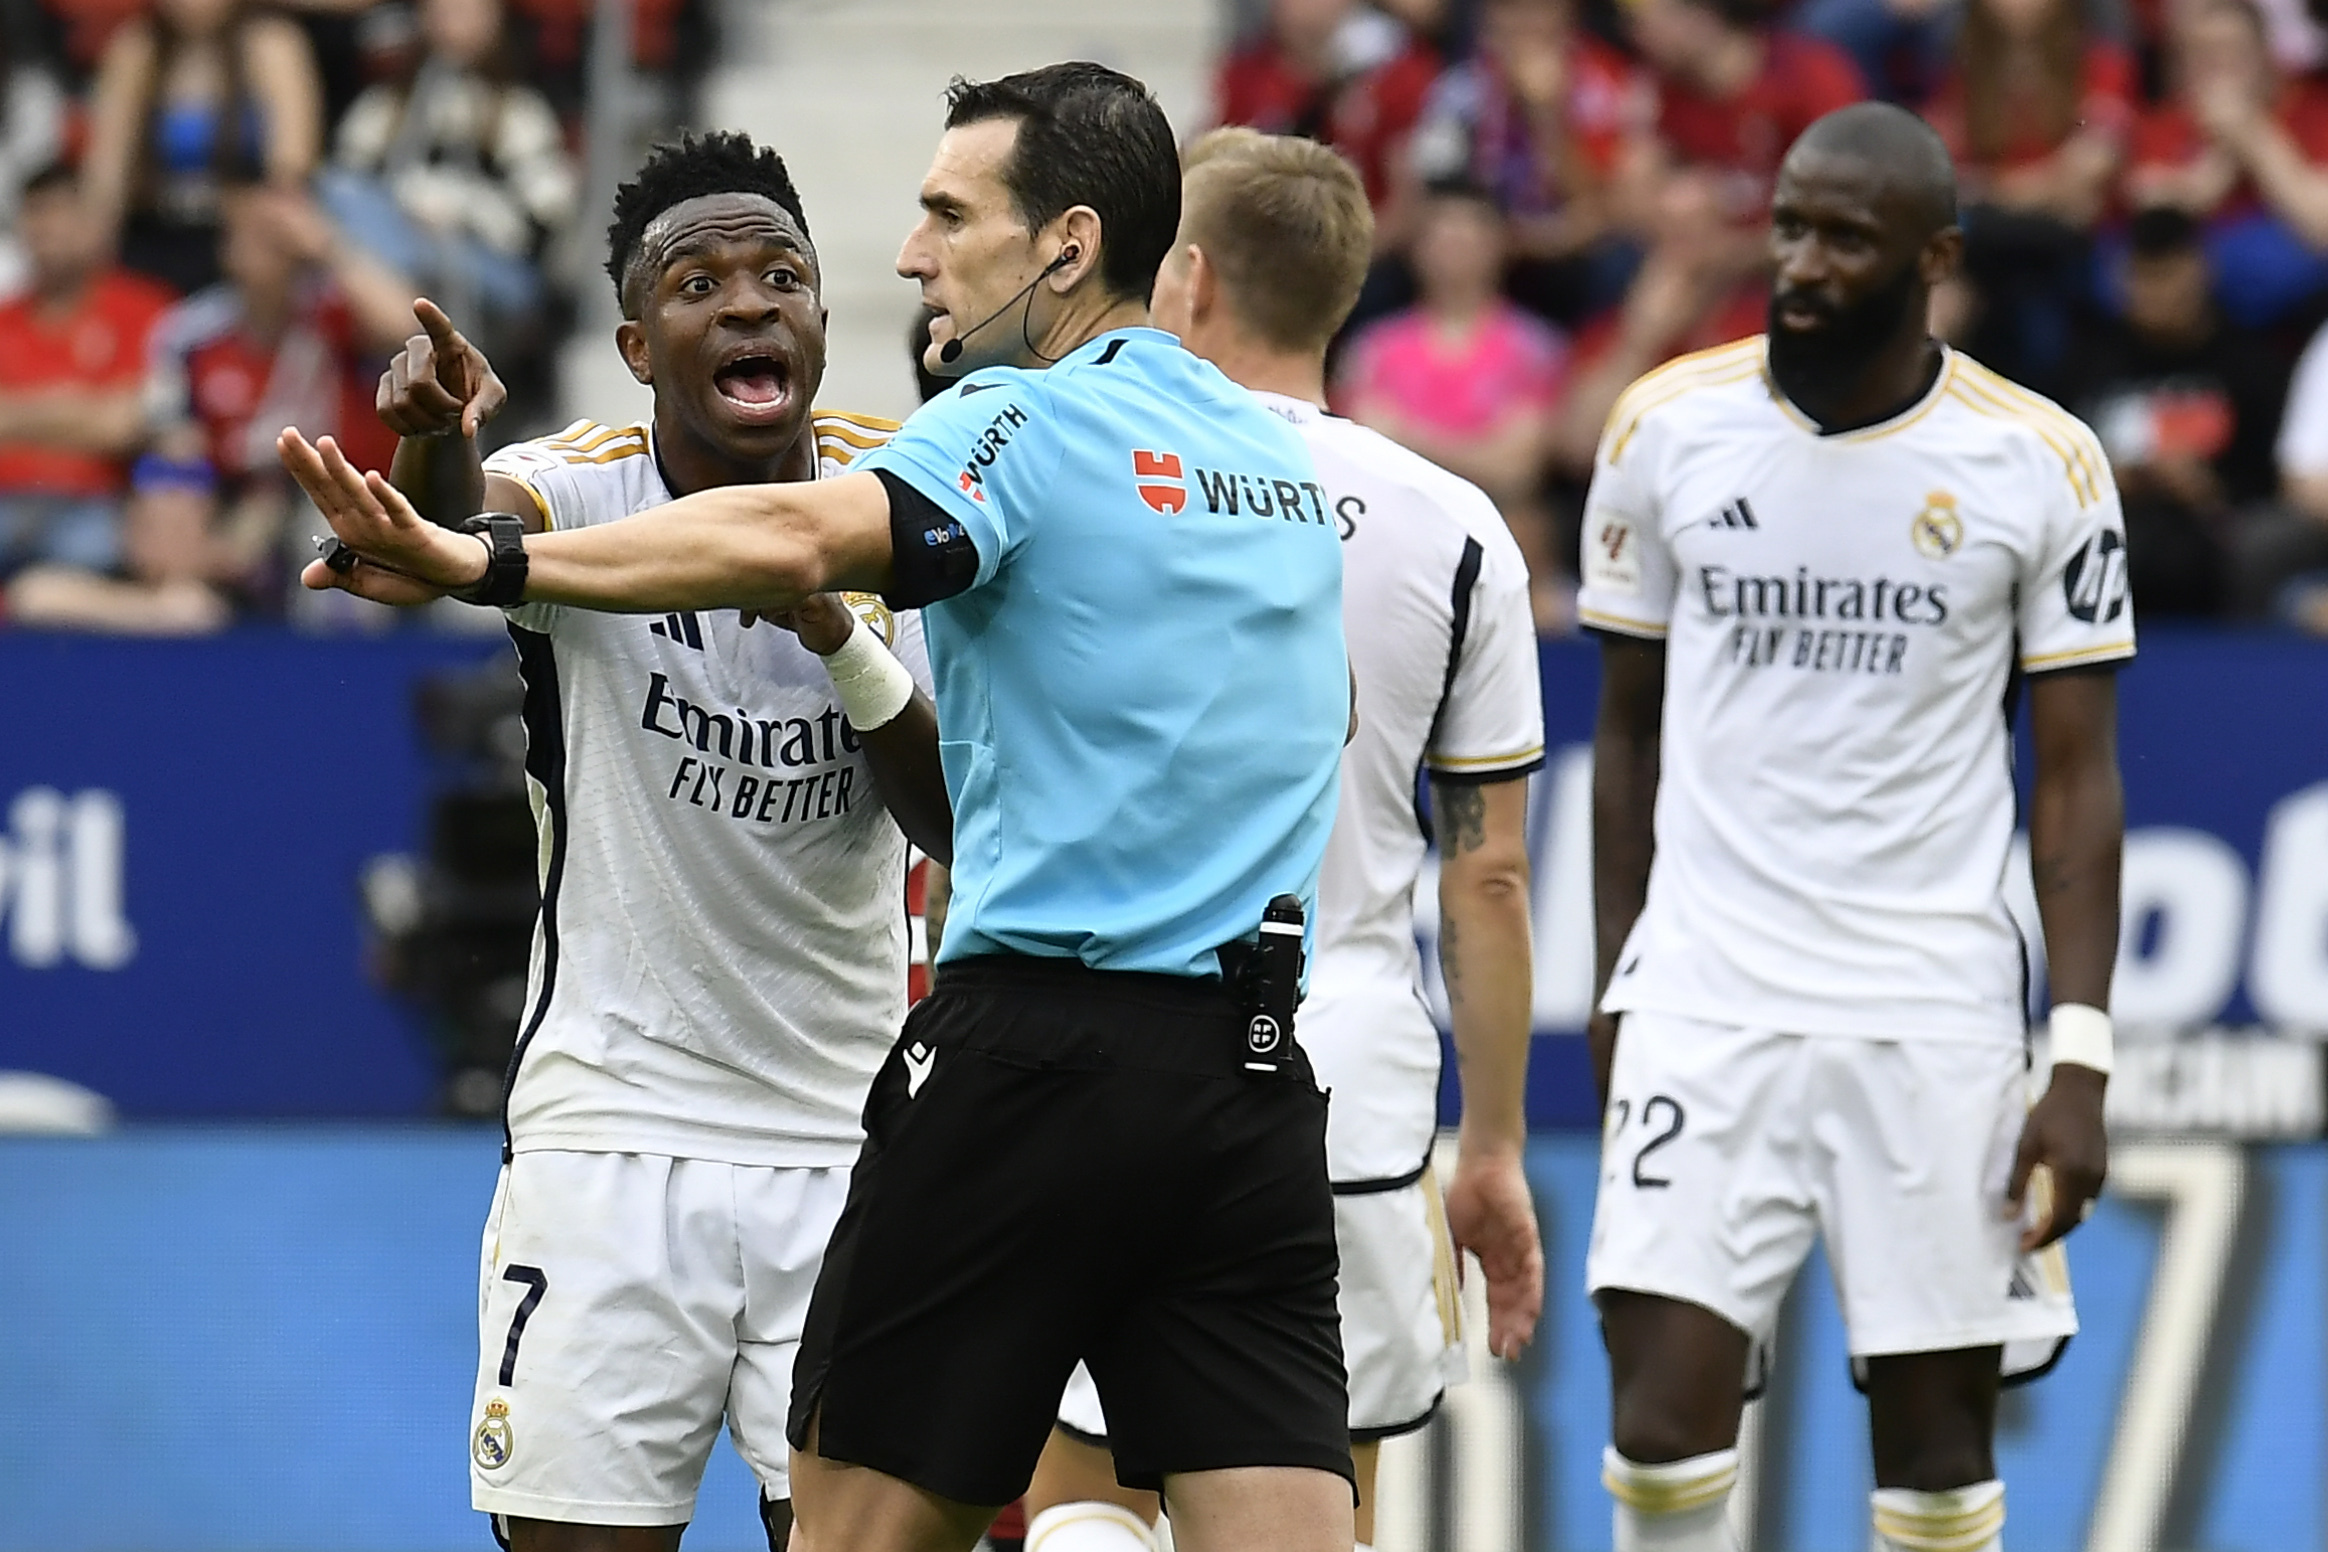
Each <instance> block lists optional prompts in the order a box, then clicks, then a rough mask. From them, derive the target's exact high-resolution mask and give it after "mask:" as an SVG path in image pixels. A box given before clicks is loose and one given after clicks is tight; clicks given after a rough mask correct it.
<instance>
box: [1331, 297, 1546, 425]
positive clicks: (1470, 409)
mask: <svg viewBox="0 0 2328 1552" xmlns="http://www.w3.org/2000/svg"><path fill="white" fill-rule="evenodd" d="M1567 385H1568V342H1567V340H1566V339H1565V338H1563V337H1562V335H1561V334H1560V332H1559V331H1558V330H1556V329H1554V328H1553V327H1552V326H1551V325H1550V324H1547V323H1545V322H1543V321H1542V320H1541V319H1538V318H1536V317H1535V316H1534V315H1532V314H1529V313H1525V312H1522V311H1521V310H1520V309H1519V308H1517V307H1515V306H1513V305H1512V304H1511V303H1509V302H1501V301H1499V302H1497V303H1495V304H1494V305H1493V306H1491V307H1490V308H1489V309H1488V311H1487V312H1486V313H1484V314H1482V315H1481V317H1480V319H1479V321H1478V322H1477V324H1475V325H1474V326H1473V328H1472V330H1471V333H1470V335H1469V337H1468V338H1464V339H1450V338H1448V337H1447V336H1446V335H1445V334H1444V333H1443V332H1442V331H1441V329H1440V328H1439V326H1438V325H1437V324H1436V323H1434V322H1433V321H1432V320H1431V319H1430V317H1429V316H1427V315H1426V314H1425V313H1424V312H1423V311H1422V310H1421V309H1420V308H1414V309H1409V310H1408V311H1406V312H1403V313H1396V314H1393V315H1392V316H1391V317H1388V318H1385V319H1383V320H1382V321H1381V322H1380V323H1377V324H1374V325H1373V326H1371V327H1370V328H1368V329H1367V330H1366V331H1365V332H1364V333H1362V334H1360V335H1359V336H1358V338H1357V340H1356V341H1354V342H1353V343H1352V344H1351V346H1350V354H1349V357H1348V359H1347V360H1346V361H1345V362H1344V363H1343V367H1342V380H1341V385H1340V391H1339V392H1337V393H1336V394H1335V396H1334V397H1335V398H1336V400H1337V401H1339V404H1340V407H1343V408H1347V409H1350V410H1353V411H1356V410H1358V409H1359V408H1360V406H1363V405H1366V404H1379V405H1381V406H1382V407H1383V408H1385V409H1388V410H1389V411H1390V412H1391V413H1393V414H1395V415H1397V416H1398V417H1399V418H1400V419H1401V420H1405V421H1408V422H1410V423H1412V424H1414V425H1417V426H1420V427H1425V428H1428V429H1430V430H1432V431H1436V432H1439V433H1441V434H1443V435H1447V436H1484V435H1486V434H1487V433H1489V432H1491V431H1493V430H1494V429H1495V428H1496V426H1497V425H1498V424H1499V423H1500V422H1501V421H1502V420H1503V419H1504V417H1505V416H1507V415H1509V414H1510V413H1511V412H1512V411H1513V410H1515V409H1523V408H1524V409H1532V410H1539V411H1541V410H1547V409H1550V408H1551V407H1552V405H1553V404H1555V403H1556V402H1558V400H1559V398H1560V395H1561V393H1562V391H1563V390H1564V389H1565V388H1566V387H1567Z"/></svg>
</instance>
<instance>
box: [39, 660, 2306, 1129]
mask: <svg viewBox="0 0 2328 1552" xmlns="http://www.w3.org/2000/svg"><path fill="white" fill-rule="evenodd" d="M506 650H507V649H506V647H503V646H499V645H497V644H495V643H493V642H491V641H482V642H480V641H473V640H472V641H449V640H445V639H442V638H434V637H430V636H426V635H422V634H418V633H414V634H404V635H396V636H390V637H385V638H380V639H375V640H347V639H315V638H308V637H301V636H295V635H290V634H287V633H281V632H271V631H260V630H252V631H245V632H239V633H236V634H233V635H230V636H226V637H223V638H219V639H215V640H210V641H201V642H190V643H184V642H146V641H117V640H103V639H95V638H84V637H67V636H51V635H41V634H34V633H25V632H14V633H7V632H0V706H5V707H6V708H7V709H8V714H9V725H10V732H9V735H8V736H7V737H5V738H0V826H5V828H4V829H0V1069H7V1068H30V1069H33V1070H37V1071H41V1072H46V1073H50V1074H53V1075H56V1076H59V1077H64V1078H69V1079H72V1080H74V1081H76V1082H79V1083H83V1084H86V1085H87V1086H89V1087H91V1088H94V1089H95V1090H97V1091H98V1092H99V1093H101V1094H104V1095H105V1096H107V1097H108V1098H110V1099H111V1100H113V1101H114V1102H115V1104H117V1105H118V1106H119V1107H120V1108H121V1109H122V1111H123V1112H124V1113H125V1114H128V1115H131V1116H135V1117H148V1118H167V1117H186V1116H219V1117H229V1116H237V1117H299V1116H335V1115H336V1116H384V1115H413V1114H418V1113H421V1112H423V1111H425V1110H426V1108H427V1106H428V1104H429V1100H430V1096H431V1092H432V1086H433V1082H434V1078H435V1074H434V1072H433V1070H432V1067H431V1063H430V1055H429V1053H428V1051H427V1050H426V1049H425V1046H424V1044H423V1042H422V1041H421V1039H420V1038H419V1035H418V1033H417V1029H416V1026H415V1024H414V1023H413V1021H412V1019H411V1017H410V1016H409V1015H408V1014H407V1013H406V1012H404V1011H403V1010H400V1009H398V1008H396V1007H394V1006H393V1005H392V1004H391V1003H389V1002H388V1000H387V999H386V998H384V997H382V996H381V995H379V994H378V993H377V992H376V991H374V990H373V989H371V988H370V987H369V986H368V985H367V983H366V982H365V980H364V977H363V973H362V966H361V953H362V948H361V940H362V933H361V927H360V923H359V918H358V909H357V899H356V889H355V880H356V876H357V873H358V870H359V869H360V868H361V867H362V865H363V863H364V862H365V860H366V859H367V858H368V857H370V856H371V855H373V854H375V853H379V852H383V851H393V850H402V849H406V848H408V847H410V846H411V845H412V843H413V840H414V838H415V834H416V831H417V829H418V826H419V822H420V819H421V816H422V810H423V804H424V801H425V797H426V791H425V789H426V785H427V766H426V762H425V760H424V757H423V755H422V752H421V750H420V748H419V745H418V741H417V737H416V733H415V730H414V727H413V722H412V718H411V714H410V710H409V698H410V691H411V688H412V686H413V685H414V684H415V683H416V682H417V680H418V679H419V678H420V677H421V676H422V675H424V674H426V673H429V672H431V671H433V670H437V669H442V668H445V667H450V666H455V665H461V664H467V663H472V662H476V661H479V660H481V659H483V658H485V657H487V656H489V655H492V654H495V653H497V652H504V651H506ZM1543 665H1544V696H1545V710H1546V722H1547V731H1548V735H1549V736H1548V743H1549V746H1550V749H1551V758H1550V761H1549V764H1548V766H1547V770H1546V773H1545V775H1544V776H1543V777H1542V778H1540V779H1539V780H1538V781H1537V783H1536V785H1535V793H1534V797H1533V817H1532V821H1531V848H1532V851H1533V853H1534V858H1535V864H1536V868H1535V872H1536V881H1535V889H1536V918H1537V971H1536V986H1537V1003H1536V1015H1537V1016H1536V1024H1537V1028H1538V1030H1539V1031H1540V1032H1541V1034H1542V1038H1540V1039H1539V1041H1538V1044H1537V1053H1536V1061H1535V1069H1534V1073H1533V1075H1532V1078H1531V1082H1530V1105H1529V1111H1530V1115H1531V1118H1532V1119H1533V1120H1534V1121H1535V1122H1536V1123H1537V1124H1538V1125H1568V1126H1573V1125H1589V1124H1590V1122H1591V1117H1592V1109H1593V1106H1592V1098H1591V1092H1590V1086H1589V1083H1588V1081H1587V1075H1586V1069H1585V1062H1584V1056H1583V1050H1582V1042H1581V1041H1580V1040H1578V1039H1576V1038H1575V1036H1574V1034H1573V1032H1574V1031H1576V1030H1578V1029H1580V1028H1581V1027H1582V1024H1583V1018H1584V1005H1585V1002H1586V1001H1587V1000H1588V998H1589V991H1590V987H1589V981H1590V938H1589V935H1590V913H1589V875H1588V871H1587V869H1586V867H1585V858H1586V855H1587V853H1586V847H1587V844H1588V840H1589V834H1588V831H1589V817H1590V816H1589V810H1588V809H1587V807H1586V805H1585V803H1584V801H1583V800H1584V798H1585V797H1586V795H1587V793H1588V791H1589V784H1590V766H1589V748H1588V743H1589V739H1590V734H1591V724H1592V708H1593V703H1594V697H1595V688H1596V683H1595V680H1596V673H1597V667H1596V654H1595V652H1594V650H1593V648H1592V647H1591V645H1590V644H1589V643H1582V642H1572V641H1571V642H1547V643H1545V645H1544V648H1543ZM2122 684H2123V706H2124V711H2123V719H2122V720H2123V747H2124V758H2125V770H2126V785H2127V814H2128V820H2129V824H2130V827H2131V829H2130V834H2129V843H2128V851H2127V893H2128V905H2129V927H2128V932H2127V939H2126V952H2125V954H2124V955H2123V956H2122V959H2121V964H2120V969H2119V976H2118V986H2117V993H2116V995H2117V1002H2118V1013H2119V1016H2120V1020H2121V1022H2122V1023H2124V1024H2126V1025H2128V1026H2129V1027H2130V1028H2137V1027H2142V1026H2148V1027H2152V1028H2156V1029H2161V1030H2172V1031H2195V1030H2204V1029H2208V1028H2214V1027H2223V1026H2228V1027H2234V1028H2245V1027H2249V1026H2260V1027H2262V1028H2264V1029H2267V1030H2271V1031H2277V1032H2298V1031H2328V718H2324V717H2323V716H2322V715H2321V708H2322V707H2323V705H2328V644H2322V643H2317V642H2308V641H2301V640H2296V639H2293V638H2286V637H2278V636H2261V635H2231V634H2212V633H2210V634H2200V633H2190V632H2182V633H2177V632H2172V631H2163V630H2153V631H2150V632H2149V633H2148V634H2147V635H2146V636H2145V639H2144V643H2143V650H2142V656H2141V658H2140V659H2139V660H2138V661H2137V663H2136V664H2135V666H2134V667H2133V668H2131V669H2130V670H2128V671H2127V672H2126V673H2125V675H2124V676H2123V680H2122ZM1425 893H1426V895H1427V893H1428V891H1425ZM1423 903H1424V904H1425V906H1426V907H1427V906H1428V904H1429V902H1428V900H1427V899H1426V900H1425V901H1424V902H1423ZM1426 926H1427V923H1426ZM1451 1067H1452V1064H1450V1069H1451ZM2169 1076H2170V1078H2172V1079H2173V1080H2174V1081H2182V1079H2180V1078H2174V1075H2171V1074H2170V1075H2169ZM2185 1076H2187V1075H2185ZM2167 1081H2168V1080H2166V1079H2162V1080H2161V1082H2162V1083H2164V1082H2167ZM2128 1092H2129V1093H2132V1092H2133V1085H2128ZM2314 1109H2315V1110H2317V1109H2318V1107H2317V1105H2315V1106H2314ZM2293 1129H2294V1130H2314V1131H2316V1130H2317V1129H2318V1127H2317V1124H2316V1118H2315V1120H2314V1121H2313V1122H2312V1123H2308V1124H2307V1125H2304V1126H2296V1127H2294V1128H2293Z"/></svg>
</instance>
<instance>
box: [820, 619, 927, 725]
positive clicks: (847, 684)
mask: <svg viewBox="0 0 2328 1552" xmlns="http://www.w3.org/2000/svg"><path fill="white" fill-rule="evenodd" d="M824 666H825V672H826V673H828V674H830V675H831V676H832V681H833V690H834V692H835V693H836V694H838V695H839V696H840V698H841V710H842V711H844V712H846V713H848V717H849V722H850V725H851V726H853V727H855V728H856V730H857V731H858V732H860V733H870V732H872V731H873V730H874V729H875V728H877V727H884V726H886V725H888V724H889V723H891V722H894V721H895V720H897V714H898V713H899V712H901V711H903V710H905V708H906V705H907V703H909V702H910V701H912V699H913V675H911V674H909V673H907V672H906V671H905V665H904V664H903V663H900V662H899V661H898V660H897V659H896V658H894V657H892V656H890V654H889V649H888V648H887V647H885V646H883V645H882V644H881V641H880V638H879V637H877V636H875V635H874V634H873V632H872V631H871V630H869V629H867V628H866V625H865V622H864V621H863V620H861V619H860V620H858V621H857V628H856V629H855V630H853V631H851V632H849V639H848V640H847V641H844V642H842V643H841V644H840V646H838V647H837V648H835V649H834V650H833V652H832V653H831V654H830V655H829V656H827V657H826V658H825V660H824Z"/></svg>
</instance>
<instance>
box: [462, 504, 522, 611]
mask: <svg viewBox="0 0 2328 1552" xmlns="http://www.w3.org/2000/svg"><path fill="white" fill-rule="evenodd" d="M461 532H463V533H465V534H477V535H479V536H480V537H482V538H483V539H484V540H485V541H486V543H488V544H489V545H491V546H492V554H491V556H490V557H489V558H488V559H487V560H486V562H485V575H483V576H482V577H479V578H478V579H477V585H476V586H474V587H470V588H465V589H463V590H462V591H460V592H458V593H455V594H454V595H453V596H454V597H455V598H458V599H460V600H461V601H462V602H463V603H470V604H492V605H495V606H496V607H499V606H503V605H507V604H515V603H523V602H524V601H525V569H526V556H525V519H524V518H522V517H519V516H518V515H517V514H516V513H515V512H480V513H478V514H477V515H476V516H475V517H472V518H470V519H469V520H468V521H467V522H464V523H463V524H461Z"/></svg>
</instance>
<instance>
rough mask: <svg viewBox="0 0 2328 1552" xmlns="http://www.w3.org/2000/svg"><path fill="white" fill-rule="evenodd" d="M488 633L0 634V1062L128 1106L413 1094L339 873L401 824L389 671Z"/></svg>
mask: <svg viewBox="0 0 2328 1552" xmlns="http://www.w3.org/2000/svg"><path fill="white" fill-rule="evenodd" d="M508 650H509V649H508V646H507V643H506V642H499V643H498V644H497V642H496V641H495V640H494V639H491V638H488V639H485V640H478V639H475V638H471V639H467V640H459V639H446V638H441V637H432V636H428V635H425V634H420V633H410V634H400V635H394V636H388V637H381V638H376V639H347V638H321V639H319V638H313V637H305V636H296V635H292V634H289V633H286V632H280V631H268V630H250V631H241V632H236V633H233V634H231V635H227V636H222V637H217V638H214V639H210V640H203V641H191V642H153V641H128V640H111V639H105V638H97V637H82V636H58V635H47V634H40V633H33V632H0V706H5V707H6V708H7V715H8V722H9V732H8V734H7V735H6V736H5V737H0V823H5V824H6V826H7V830H6V831H5V832H4V833H0V918H4V920H0V926H4V927H5V932H4V933H0V1069H4V1068H19V1069H31V1070H35V1071H39V1072H44V1073H48V1074H51V1075H53V1076H56V1077H61V1078H68V1079H71V1080H72V1081H74V1082H76V1083H81V1084H84V1085H86V1086H88V1087H90V1088H93V1089H95V1090H96V1091H97V1092H98V1093H100V1094H103V1095H105V1096H106V1097H107V1098H108V1099H110V1100H112V1101H113V1102H114V1103H115V1104H116V1105H117V1106H119V1107H120V1108H121V1110H122V1111H123V1112H124V1113H125V1114H128V1115H134V1116H327V1115H336V1116H366V1115H369V1116H393V1115H416V1114H422V1113H425V1112H426V1111H427V1110H428V1108H429V1106H430V1103H431V1101H432V1099H433V1096H434V1089H435V1086H436V1082H437V1074H436V1072H435V1070H434V1065H433V1061H432V1058H431V1055H430V1053H429V1051H428V1050H427V1048H426V1047H425V1045H424V1043H423V1041H422V1039H421V1037H420V1035H419V1033H418V1031H417V1027H416V1025H415V1024H414V1022H413V1021H412V1019H411V1018H410V1017H409V1016H408V1015H407V1014H406V1013H404V1012H403V1011H402V1010H400V1009H398V1008H397V1007H395V1006H394V1005H393V1004H392V1003H391V1002H390V1001H389V1000H388V999H387V998H386V997H384V996H383V995H381V994H380V993H379V992H377V991H376V990H374V989H373V988H372V987H371V986H370V985H369V984H368V983H367V982H366V980H365V978H364V974H363V967H362V954H363V935H362V924H361V918H360V914H359V904H358V900H357V893H356V879H357V875H358V872H359V870H360V869H361V868H362V866H363V865H364V863H365V861H366V860H367V859H368V858H369V857H371V856H373V855H374V854H376V853H380V852H386V851H397V850H404V849H408V848H410V847H411V846H412V845H413V844H414V843H415V841H416V839H417V837H418V834H419V830H420V825H421V820H422V818H423V808H424V803H425V799H426V795H427V788H428V765H427V760H426V756H425V754H424V752H423V750H422V748H421V746H420V741H419V735H418V732H417V729H416V727H415V724H414V721H413V716H412V711H411V705H410V702H411V692H412V689H413V687H414V686H415V685H416V684H417V683H418V682H419V680H420V679H421V677H422V676H423V675H425V674H427V673H430V672H432V671H435V670H439V669H444V668H448V667H459V666H464V665H468V664H473V663H476V662H478V661H481V660H482V659H483V658H484V657H485V656H487V655H489V654H492V653H495V652H503V653H506V652H507V651H508Z"/></svg>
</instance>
